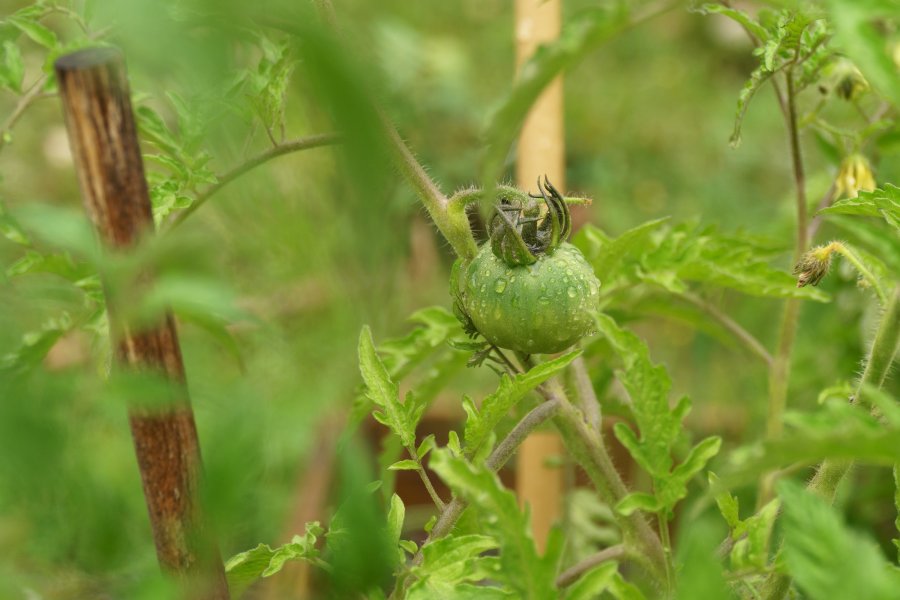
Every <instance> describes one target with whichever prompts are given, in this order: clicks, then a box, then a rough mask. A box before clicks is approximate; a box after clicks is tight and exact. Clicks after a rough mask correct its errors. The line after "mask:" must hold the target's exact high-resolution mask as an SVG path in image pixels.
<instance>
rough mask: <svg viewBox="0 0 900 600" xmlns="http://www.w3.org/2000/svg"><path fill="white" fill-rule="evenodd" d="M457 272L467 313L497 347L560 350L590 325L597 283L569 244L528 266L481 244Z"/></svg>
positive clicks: (545, 351) (529, 351)
mask: <svg viewBox="0 0 900 600" xmlns="http://www.w3.org/2000/svg"><path fill="white" fill-rule="evenodd" d="M460 275H461V277H460V279H461V281H460V282H459V285H460V287H461V288H462V289H461V290H460V294H459V299H460V300H461V302H462V305H463V308H464V309H465V312H466V314H467V315H468V317H469V319H471V321H472V324H474V326H475V327H476V328H477V329H478V333H480V334H481V335H482V336H484V338H485V339H486V340H488V341H489V342H490V343H492V344H494V345H495V346H498V347H500V348H509V349H511V350H516V351H519V352H524V353H526V354H549V353H553V352H560V351H562V350H565V349H566V348H568V347H569V346H571V345H572V344H574V343H575V342H577V341H578V340H579V339H581V338H582V337H583V336H585V335H586V334H588V333H590V332H591V330H592V328H593V325H594V320H593V313H594V311H595V309H596V307H597V301H598V298H599V295H598V291H599V289H600V281H599V280H598V279H597V277H596V276H595V275H594V270H593V269H592V268H591V265H590V264H588V262H587V261H586V260H585V258H584V256H583V255H582V254H581V251H580V250H578V249H577V248H576V247H575V246H573V245H571V244H569V243H565V242H563V243H561V244H559V245H558V246H557V247H556V248H554V249H553V250H552V253H546V254H541V255H539V256H538V257H537V260H536V261H535V262H534V263H532V264H528V265H513V266H510V265H508V264H507V263H506V262H505V261H504V260H503V259H502V258H500V257H498V256H496V255H495V254H494V252H493V251H492V250H491V244H484V245H482V247H481V249H480V250H479V252H478V255H477V256H476V257H475V258H474V259H473V260H472V262H470V263H469V264H468V265H467V266H466V268H465V271H464V272H463V273H460Z"/></svg>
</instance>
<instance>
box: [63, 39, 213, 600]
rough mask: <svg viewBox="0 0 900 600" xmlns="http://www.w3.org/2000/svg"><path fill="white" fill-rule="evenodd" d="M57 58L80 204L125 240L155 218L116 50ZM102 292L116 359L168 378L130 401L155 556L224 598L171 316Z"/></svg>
mask: <svg viewBox="0 0 900 600" xmlns="http://www.w3.org/2000/svg"><path fill="white" fill-rule="evenodd" d="M55 68H56V76H57V79H58V82H59V91H60V96H61V98H62V103H63V112H64V115H65V120H66V127H67V129H68V133H69V144H70V145H71V147H72V154H73V155H74V158H75V167H76V169H77V171H78V178H79V182H80V185H81V193H82V196H83V198H84V206H85V209H86V210H87V213H88V215H89V216H90V218H91V220H92V221H93V223H94V226H95V227H96V229H97V231H98V233H99V235H100V239H101V240H102V242H103V244H104V246H105V247H106V248H108V249H113V250H114V249H118V250H121V249H127V248H129V247H131V246H133V245H134V244H136V243H137V242H138V241H139V240H140V239H142V238H144V237H146V236H147V235H150V234H152V233H153V231H154V225H153V216H152V213H151V206H150V196H149V193H148V190H147V181H146V179H145V178H144V167H143V163H142V161H141V151H140V147H139V145H138V139H137V133H136V130H135V122H134V114H133V112H132V109H131V100H130V97H129V91H128V81H127V79H126V73H125V63H124V60H123V58H122V55H121V53H120V52H119V51H118V50H115V49H112V48H93V49H88V50H82V51H79V52H75V53H73V54H68V55H66V56H63V57H61V58H60V59H59V60H57V61H56V64H55ZM107 300H108V307H107V308H108V310H109V312H110V323H111V331H112V335H113V343H114V344H115V347H116V350H117V352H116V360H117V365H118V366H119V367H120V368H122V367H125V368H128V369H132V370H136V371H144V372H153V373H158V374H160V375H162V376H164V377H165V378H166V379H168V380H169V381H170V382H171V384H172V391H173V393H172V394H171V396H172V398H166V399H164V400H165V402H164V403H162V404H161V405H159V406H156V407H154V408H148V407H146V406H143V407H142V406H138V405H136V404H135V405H132V406H130V407H129V421H130V425H131V432H132V436H133V438H134V447H135V452H136V454H137V461H138V467H139V468H140V472H141V481H142V484H143V489H144V496H145V498H146V501H147V508H148V511H149V514H150V523H151V527H152V529H153V539H154V542H155V544H156V553H157V556H158V558H159V563H160V565H161V567H162V569H163V570H164V571H165V572H167V573H170V574H172V575H174V576H176V577H177V578H179V579H181V580H182V581H184V582H185V583H186V584H188V586H189V588H188V589H189V590H190V594H191V595H190V597H192V598H203V599H209V600H225V599H227V598H228V587H227V584H226V581H225V572H224V569H223V566H222V560H221V558H220V556H219V551H218V548H217V546H216V543H215V540H214V538H213V536H212V534H211V532H210V531H209V529H208V527H207V526H206V525H205V524H204V523H203V519H202V517H201V511H200V506H199V498H198V496H199V484H198V481H199V476H200V470H201V462H200V446H199V444H198V440H197V429H196V426H195V424H194V414H193V411H192V410H191V405H190V399H189V397H188V394H187V389H186V387H185V376H184V364H183V363H182V360H181V351H180V349H179V346H178V336H177V333H176V331H175V322H174V319H173V318H172V315H171V314H170V313H167V314H166V315H165V316H164V317H163V318H162V319H160V321H159V322H158V323H156V324H154V325H152V326H148V327H142V328H141V329H139V330H138V329H135V328H134V327H132V326H130V325H129V324H128V323H125V322H122V321H121V320H117V318H116V313H117V311H116V306H114V305H112V304H113V298H109V297H108V298H107Z"/></svg>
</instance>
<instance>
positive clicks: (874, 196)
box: [819, 183, 900, 233]
mask: <svg viewBox="0 0 900 600" xmlns="http://www.w3.org/2000/svg"><path fill="white" fill-rule="evenodd" d="M819 212H820V213H821V214H826V215H830V214H840V215H862V216H866V217H881V218H882V219H884V220H885V222H886V223H887V224H888V225H890V226H891V227H892V228H893V229H894V230H895V231H896V232H897V233H900V187H897V186H895V185H892V184H890V183H887V184H885V185H884V187H883V188H880V189H876V190H874V191H871V192H866V191H861V192H859V195H858V196H857V197H856V198H842V199H840V200H838V201H837V202H835V203H834V204H832V205H831V206H829V207H828V208H825V209H823V210H821V211H819Z"/></svg>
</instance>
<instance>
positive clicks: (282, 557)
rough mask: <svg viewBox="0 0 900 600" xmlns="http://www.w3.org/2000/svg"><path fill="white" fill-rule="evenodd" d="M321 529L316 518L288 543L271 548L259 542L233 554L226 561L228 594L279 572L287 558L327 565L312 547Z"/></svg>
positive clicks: (244, 588)
mask: <svg viewBox="0 0 900 600" xmlns="http://www.w3.org/2000/svg"><path fill="white" fill-rule="evenodd" d="M322 532H323V530H322V528H321V527H320V526H319V523H318V522H311V523H307V524H306V533H305V534H304V535H303V536H299V535H295V536H294V538H293V539H292V540H291V541H290V542H289V543H287V544H284V545H282V546H279V547H277V548H274V549H273V548H271V547H269V546H268V545H267V544H260V545H258V546H257V547H256V548H253V549H252V550H247V551H246V552H241V553H240V554H236V555H234V556H232V557H231V558H230V559H228V561H226V562H225V574H226V576H227V578H228V589H229V591H230V592H231V596H232V597H233V598H239V597H240V596H241V595H242V594H243V593H244V592H245V591H246V590H247V588H248V587H250V585H251V584H252V583H253V582H254V581H256V580H257V579H259V578H260V577H270V576H272V575H274V574H275V573H278V572H279V571H281V569H282V567H283V566H284V564H285V563H286V562H287V561H289V560H305V561H309V562H312V563H313V564H316V565H318V566H322V567H326V566H327V565H325V563H324V562H322V561H321V559H319V551H318V550H317V549H316V547H315V545H316V541H317V538H318V537H319V536H320V535H321V534H322Z"/></svg>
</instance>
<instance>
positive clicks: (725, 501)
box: [708, 471, 741, 538]
mask: <svg viewBox="0 0 900 600" xmlns="http://www.w3.org/2000/svg"><path fill="white" fill-rule="evenodd" d="M708 477H709V487H710V488H711V489H712V491H713V492H714V493H715V499H716V506H718V507H719V512H720V513H722V517H723V518H724V519H725V522H726V523H728V529H729V531H731V535H732V538H734V537H736V536H738V535H740V534H739V533H738V534H736V533H734V531H735V529H737V527H738V526H739V525H740V523H741V517H740V504H739V502H738V499H737V498H736V497H734V496H732V495H731V494H730V493H728V491H727V490H724V491H718V492H717V491H716V490H718V489H719V478H718V477H717V476H716V474H715V473H713V472H712V471H710V472H709V475H708Z"/></svg>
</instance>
